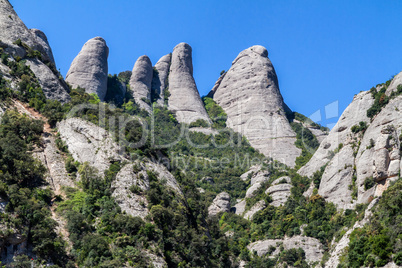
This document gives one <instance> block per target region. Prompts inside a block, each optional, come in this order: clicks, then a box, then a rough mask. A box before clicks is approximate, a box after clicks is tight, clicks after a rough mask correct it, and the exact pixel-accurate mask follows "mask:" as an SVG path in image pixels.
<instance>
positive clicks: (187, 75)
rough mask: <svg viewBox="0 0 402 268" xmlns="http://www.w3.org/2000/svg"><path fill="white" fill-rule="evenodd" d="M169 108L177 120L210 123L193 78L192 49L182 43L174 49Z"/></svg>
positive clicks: (187, 122) (170, 74) (170, 76)
mask: <svg viewBox="0 0 402 268" xmlns="http://www.w3.org/2000/svg"><path fill="white" fill-rule="evenodd" d="M169 93H170V97H169V101H168V108H169V109H170V110H171V111H173V112H175V113H176V117H177V120H178V121H179V122H181V123H186V124H190V123H191V122H194V121H197V120H198V119H202V120H205V121H207V122H210V119H209V117H208V114H207V112H206V111H205V108H204V104H203V103H202V100H201V97H200V94H199V93H198V89H197V86H196V84H195V81H194V78H193V62H192V49H191V47H190V46H189V45H188V44H186V43H180V44H178V45H177V46H176V47H175V48H174V49H173V54H172V63H171V65H170V73H169Z"/></svg>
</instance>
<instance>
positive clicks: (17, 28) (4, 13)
mask: <svg viewBox="0 0 402 268" xmlns="http://www.w3.org/2000/svg"><path fill="white" fill-rule="evenodd" d="M41 33H42V32H41ZM38 35H39V36H40V37H38ZM18 39H20V40H21V41H22V42H23V43H25V44H27V45H28V46H29V47H31V48H32V49H34V50H38V51H40V52H41V53H42V55H43V56H44V57H45V58H46V59H48V60H49V61H51V62H54V60H53V55H52V54H51V53H50V54H49V49H50V47H49V44H48V43H47V42H46V41H47V38H46V36H45V35H44V34H43V33H42V34H39V32H38V30H36V29H35V30H32V31H30V30H28V28H27V27H26V26H25V24H24V23H23V22H22V20H21V19H20V18H19V17H18V15H17V13H16V12H15V11H14V9H13V6H12V5H11V4H10V3H9V1H8V0H1V1H0V41H1V42H3V43H5V44H7V46H8V47H7V48H6V52H8V53H10V54H12V55H15V56H20V57H21V58H23V57H25V55H26V51H25V49H24V48H22V47H20V46H18V45H16V44H14V42H15V41H17V40H18ZM38 39H39V40H38ZM44 40H46V41H44ZM50 52H51V51H50Z"/></svg>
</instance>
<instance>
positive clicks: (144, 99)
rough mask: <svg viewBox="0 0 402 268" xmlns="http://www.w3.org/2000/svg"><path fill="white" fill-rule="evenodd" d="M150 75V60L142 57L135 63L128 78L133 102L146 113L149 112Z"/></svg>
mask: <svg viewBox="0 0 402 268" xmlns="http://www.w3.org/2000/svg"><path fill="white" fill-rule="evenodd" d="M152 73H153V69H152V63H151V60H150V59H149V58H148V56H145V55H144V56H141V57H139V58H138V60H137V61H136V62H135V65H134V68H133V71H132V75H131V78H130V89H131V90H132V92H133V95H134V99H135V102H136V103H137V104H138V105H139V106H140V108H142V109H145V110H146V111H147V112H151V83H152Z"/></svg>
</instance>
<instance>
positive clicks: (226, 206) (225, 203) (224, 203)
mask: <svg viewBox="0 0 402 268" xmlns="http://www.w3.org/2000/svg"><path fill="white" fill-rule="evenodd" d="M229 211H230V195H229V194H228V193H226V192H222V193H220V194H218V195H217V196H216V197H215V199H214V201H212V204H211V205H210V206H209V207H208V215H209V216H215V215H216V214H218V213H220V212H229Z"/></svg>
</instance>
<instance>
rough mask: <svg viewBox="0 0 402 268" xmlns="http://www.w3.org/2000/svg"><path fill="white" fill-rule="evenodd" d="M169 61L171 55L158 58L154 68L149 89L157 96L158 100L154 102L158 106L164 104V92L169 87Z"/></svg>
mask: <svg viewBox="0 0 402 268" xmlns="http://www.w3.org/2000/svg"><path fill="white" fill-rule="evenodd" d="M171 61H172V55H171V54H167V55H165V56H163V57H162V58H160V59H159V60H158V62H157V63H156V64H155V67H154V68H155V72H154V75H153V77H152V85H151V88H152V90H153V91H154V92H155V94H157V95H159V98H158V99H157V101H156V103H157V104H158V105H159V106H163V105H164V104H165V94H164V90H165V89H167V88H168V86H169V83H168V82H169V81H168V76H169V70H170V63H171Z"/></svg>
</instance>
